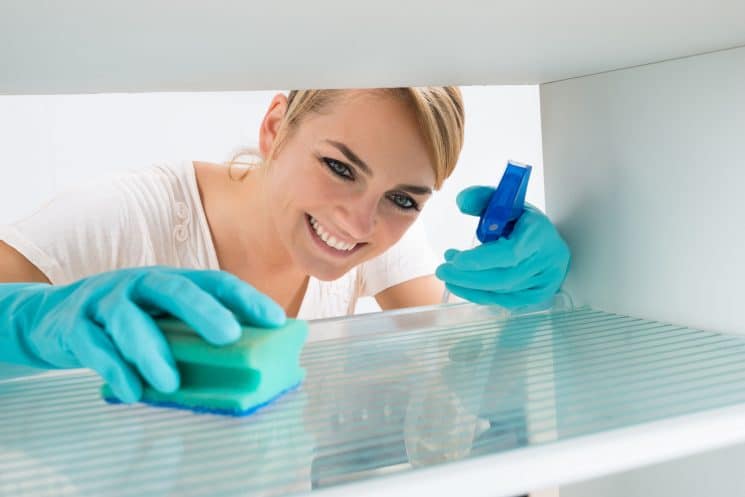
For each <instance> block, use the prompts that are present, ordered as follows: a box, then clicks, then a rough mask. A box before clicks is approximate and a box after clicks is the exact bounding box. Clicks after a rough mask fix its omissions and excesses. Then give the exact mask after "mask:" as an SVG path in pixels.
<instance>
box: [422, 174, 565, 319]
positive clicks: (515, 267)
mask: <svg viewBox="0 0 745 497" xmlns="http://www.w3.org/2000/svg"><path fill="white" fill-rule="evenodd" d="M493 191H494V188H491V187H486V186H472V187H469V188H466V189H465V190H463V191H462V192H460V194H458V198H457V200H456V201H457V203H458V208H460V210H461V212H463V213H465V214H469V215H472V216H480V215H481V213H482V212H483V210H484V209H485V208H486V205H487V202H488V201H489V198H490V197H491V194H492V192H493ZM569 259H570V253H569V247H567V244H566V243H565V242H564V240H563V239H562V238H561V236H560V235H559V232H558V231H556V228H555V227H554V225H553V224H552V223H551V221H550V220H549V219H548V217H546V215H545V214H543V213H542V212H541V211H539V210H538V209H536V208H535V207H533V206H531V205H527V204H526V205H525V212H523V214H522V216H520V219H518V221H517V223H516V224H515V228H514V230H513V231H512V233H511V234H510V235H509V236H508V237H506V238H500V239H498V240H495V241H493V242H488V243H485V244H483V245H479V246H477V247H475V248H472V249H469V250H462V251H461V250H456V249H450V250H448V251H447V252H445V263H444V264H441V265H440V266H439V267H438V268H437V271H436V273H435V274H436V276H437V277H438V278H439V279H441V280H442V281H444V282H445V286H446V287H447V288H448V290H450V291H451V292H452V293H453V294H455V295H457V296H459V297H461V298H464V299H466V300H470V301H471V302H475V303H477V304H497V305H501V306H502V307H506V308H509V309H513V308H516V307H523V306H533V305H538V304H542V303H547V302H548V301H549V300H550V299H551V298H552V297H553V296H554V294H556V292H557V291H558V290H559V288H560V287H561V284H562V283H563V281H564V278H565V276H566V273H567V269H568V267H569Z"/></svg>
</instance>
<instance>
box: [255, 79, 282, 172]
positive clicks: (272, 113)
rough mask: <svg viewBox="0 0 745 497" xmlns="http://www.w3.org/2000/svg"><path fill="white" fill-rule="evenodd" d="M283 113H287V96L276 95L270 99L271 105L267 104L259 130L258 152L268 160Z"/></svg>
mask: <svg viewBox="0 0 745 497" xmlns="http://www.w3.org/2000/svg"><path fill="white" fill-rule="evenodd" d="M285 112H287V96H286V95H285V94H283V93H278V94H276V95H275V96H274V98H273V99H272V103H270V104H269V109H267V111H266V114H265V115H264V120H263V121H262V122H261V128H260V129H259V151H260V152H261V156H262V157H264V158H268V157H269V153H270V152H271V151H272V147H273V146H274V142H275V141H276V139H277V133H278V131H279V126H280V124H282V118H283V117H284V115H285Z"/></svg>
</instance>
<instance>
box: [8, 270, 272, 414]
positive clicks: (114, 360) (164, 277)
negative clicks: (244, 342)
mask: <svg viewBox="0 0 745 497" xmlns="http://www.w3.org/2000/svg"><path fill="white" fill-rule="evenodd" d="M164 313H167V314H170V315H172V316H174V317H176V318H178V319H180V320H182V321H184V322H185V323H187V324H188V325H189V326H191V327H192V328H193V329H194V330H196V331H197V332H198V333H199V334H200V335H201V336H202V337H203V338H204V339H205V340H207V341H208V342H210V343H212V344H215V345H224V344H228V343H230V342H233V341H235V340H237V339H238V338H239V337H240V335H241V328H240V324H239V321H240V322H242V323H246V324H254V325H256V326H266V327H273V326H281V325H282V324H284V322H285V313H284V310H283V309H282V308H281V307H280V306H279V305H278V304H276V303H275V302H274V301H272V300H271V299H270V298H269V297H267V296H265V295H263V294H261V293H259V292H258V291H257V290H255V289H254V288H253V287H251V286H250V285H248V284H247V283H245V282H243V281H241V280H240V279H238V278H237V277H235V276H233V275H231V274H229V273H225V272H222V271H198V270H186V269H176V268H167V267H149V268H136V269H122V270H118V271H112V272H107V273H102V274H98V275H95V276H91V277H89V278H85V279H82V280H80V281H77V282H75V283H72V284H69V285H66V286H53V285H48V284H44V283H6V284H0V361H8V362H16V363H20V364H26V365H30V366H35V367H41V368H77V367H87V368H90V369H93V370H95V371H96V372H97V373H99V374H100V375H101V376H102V377H103V379H104V380H106V382H107V383H109V385H111V388H112V389H113V391H114V393H115V394H116V396H117V397H118V398H119V399H120V400H122V401H124V402H135V401H137V400H139V399H140V397H141V395H142V379H144V380H145V381H147V383H149V384H150V385H152V386H153V388H155V389H157V390H160V391H162V392H173V391H175V390H177V389H178V386H179V375H178V370H177V369H176V363H175V361H174V359H173V356H172V354H171V351H170V349H169V347H168V344H167V342H166V340H165V338H164V337H163V335H162V333H161V331H160V330H159V328H158V327H157V326H156V324H155V321H154V319H153V316H155V315H162V314H164Z"/></svg>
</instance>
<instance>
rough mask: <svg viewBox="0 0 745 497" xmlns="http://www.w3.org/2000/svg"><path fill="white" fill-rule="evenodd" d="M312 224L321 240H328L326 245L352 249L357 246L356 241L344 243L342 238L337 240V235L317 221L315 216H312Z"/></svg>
mask: <svg viewBox="0 0 745 497" xmlns="http://www.w3.org/2000/svg"><path fill="white" fill-rule="evenodd" d="M310 224H311V226H313V229H314V230H315V232H316V233H317V234H318V236H319V237H320V238H321V240H323V241H324V242H326V245H328V246H329V247H332V248H335V249H336V250H344V251H350V250H352V249H353V248H354V247H356V246H357V244H356V243H344V242H343V241H341V240H337V239H336V237H335V236H333V235H331V234H329V232H328V231H326V230H325V229H324V228H323V226H321V223H319V222H318V221H316V219H315V218H314V217H311V218H310Z"/></svg>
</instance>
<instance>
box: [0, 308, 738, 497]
mask: <svg viewBox="0 0 745 497" xmlns="http://www.w3.org/2000/svg"><path fill="white" fill-rule="evenodd" d="M311 335H312V336H314V337H321V338H323V340H321V341H313V342H310V343H308V344H307V345H306V347H305V349H304V351H303V356H302V362H303V365H304V366H305V368H306V369H307V371H308V376H307V379H306V381H305V383H304V384H303V385H302V387H301V388H300V389H298V390H296V391H294V392H291V393H290V394H288V395H286V396H284V397H283V398H281V399H280V400H279V401H277V402H275V403H274V404H272V405H270V406H268V407H267V408H265V409H262V410H261V411H259V412H258V413H256V414H255V415H252V416H250V417H246V418H230V417H223V416H217V415H210V414H194V413H191V412H185V411H178V410H173V409H164V408H153V407H148V406H142V405H133V406H123V405H108V404H106V403H104V402H103V401H101V400H100V398H99V396H98V387H99V385H100V380H99V379H98V378H97V377H96V376H94V375H93V374H91V373H89V372H86V371H70V372H54V373H49V374H39V375H33V376H20V377H13V374H12V373H13V372H9V373H8V374H6V375H5V376H3V366H2V365H0V406H1V409H0V497H2V496H6V495H8V496H11V495H12V496H17V495H34V496H36V495H55V496H67V495H70V496H73V495H74V496H88V495H96V496H108V495H116V496H127V495H132V496H135V495H137V496H139V495H163V496H165V495H183V496H201V495H210V496H221V495H225V496H242V495H267V496H275V495H286V494H289V493H298V492H301V493H302V492H305V491H310V490H314V489H321V488H327V487H333V486H336V485H338V484H342V483H348V482H355V481H360V480H365V479H368V478H374V477H384V476H385V475H389V474H396V473H401V472H405V471H411V470H412V469H413V468H417V467H427V466H437V465H442V464H448V463H451V462H454V461H459V460H463V459H475V458H479V457H484V456H489V455H494V454H507V453H509V452H510V451H516V450H518V449H525V448H530V447H538V446H546V445H551V444H558V443H561V442H563V441H567V440H572V439H575V438H576V437H581V436H587V435H594V436H597V435H602V434H604V433H611V432H613V431H614V430H619V429H625V428H629V427H634V426H640V425H644V424H645V423H652V422H657V421H661V420H666V419H671V418H677V417H680V416H684V415H689V414H695V413H705V412H707V411H710V410H714V409H719V408H726V407H729V406H738V405H742V404H743V403H745V338H742V337H739V336H732V335H724V334H719V333H712V332H707V331H702V330H696V329H691V328H685V327H680V326H675V325H672V324H666V323H659V322H654V321H649V320H643V319H638V318H634V317H629V316H621V315H615V314H610V313H605V312H600V311H596V310H592V309H588V308H583V309H577V310H571V311H559V310H554V311H551V312H543V313H534V314H526V315H522V316H513V317H508V316H506V315H505V314H504V313H503V312H502V311H500V310H498V309H494V308H489V307H482V306H475V305H470V304H463V305H455V306H453V305H447V306H435V307H431V308H422V309H417V310H406V311H397V312H391V313H378V314H371V315H367V316H358V317H353V318H348V319H334V320H325V321H316V322H312V323H311ZM8 370H9V368H8ZM464 488H466V487H464Z"/></svg>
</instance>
